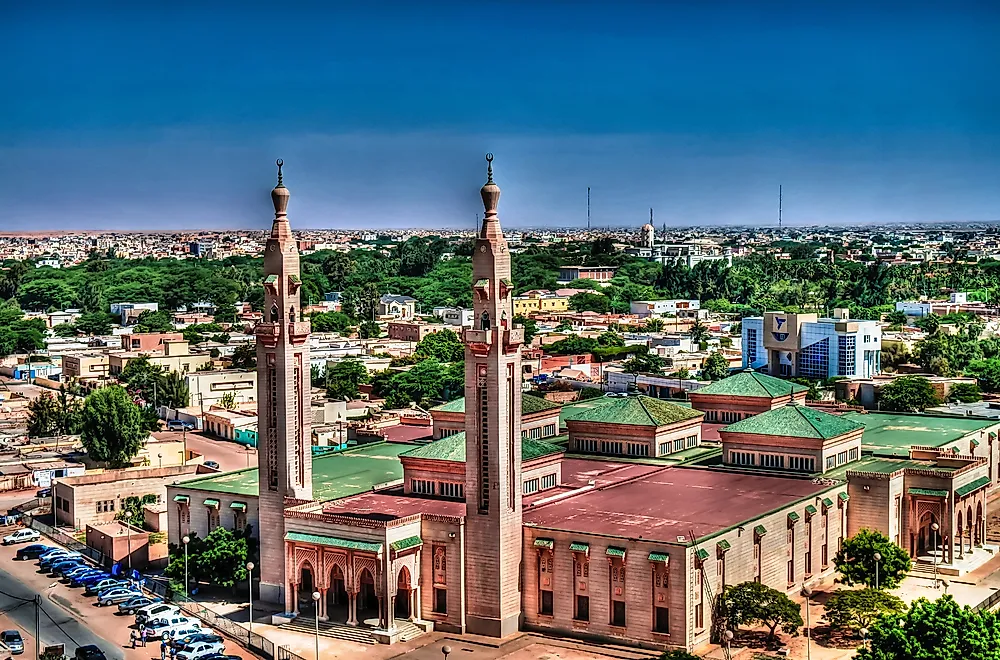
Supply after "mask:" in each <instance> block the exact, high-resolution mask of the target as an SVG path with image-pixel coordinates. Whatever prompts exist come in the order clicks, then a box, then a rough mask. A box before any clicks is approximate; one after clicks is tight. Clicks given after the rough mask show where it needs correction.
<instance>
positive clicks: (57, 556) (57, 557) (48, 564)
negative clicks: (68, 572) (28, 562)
mask: <svg viewBox="0 0 1000 660" xmlns="http://www.w3.org/2000/svg"><path fill="white" fill-rule="evenodd" d="M80 557H82V555H81V554H80V553H79V552H67V551H65V550H64V551H62V552H58V553H54V554H46V555H45V556H44V557H40V558H39V560H38V565H39V567H41V568H42V569H43V570H49V569H51V568H52V566H53V565H54V564H58V563H59V562H61V561H66V560H68V559H73V558H80Z"/></svg>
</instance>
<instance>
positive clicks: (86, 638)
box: [0, 553, 125, 660]
mask: <svg viewBox="0 0 1000 660" xmlns="http://www.w3.org/2000/svg"><path fill="white" fill-rule="evenodd" d="M3 554H4V556H3V557H0V591H2V592H4V593H0V609H2V610H8V612H7V617H8V618H9V619H12V620H13V621H14V622H15V623H16V624H17V625H18V626H19V627H20V628H21V629H22V630H23V631H24V632H26V633H27V634H28V635H32V636H33V635H34V633H35V607H34V605H32V604H31V603H28V604H27V605H22V606H21V607H18V608H17V609H14V610H11V608H12V607H14V606H16V605H17V604H18V603H19V602H20V601H19V600H18V598H29V599H30V598H34V597H35V594H36V593H40V594H41V595H42V600H41V603H42V605H41V609H42V611H43V612H44V614H43V613H39V632H40V637H41V642H42V647H43V648H44V647H45V646H46V645H49V644H65V645H66V651H67V654H69V655H72V654H73V652H74V651H75V650H76V647H77V646H84V645H87V644H96V645H97V646H99V647H101V649H102V650H103V651H104V653H105V655H107V656H108V659H109V660H124V658H125V654H124V652H123V650H122V649H121V648H120V647H119V645H118V643H117V642H113V641H110V640H108V639H104V638H103V637H101V636H100V635H98V634H97V633H96V632H95V631H94V630H92V629H90V628H88V627H87V625H86V624H85V623H84V621H83V619H84V614H83V613H82V612H80V611H78V610H77V609H76V607H75V606H74V605H73V603H72V602H71V601H70V600H69V599H67V598H66V597H65V596H64V595H61V594H60V593H59V592H58V591H56V590H55V589H38V588H37V587H32V586H29V585H27V584H25V583H24V582H22V581H21V580H20V579H18V577H17V576H15V575H14V574H13V573H11V572H10V571H8V570H7V569H8V566H7V563H8V562H9V561H11V560H10V559H8V557H9V553H3ZM30 563H32V564H33V562H30ZM39 577H42V576H41V575H39ZM51 581H52V582H56V580H51ZM60 586H62V585H60ZM8 594H9V595H8ZM67 606H68V607H69V609H64V608H65V607H67ZM46 614H48V616H46ZM49 617H51V619H50V618H49ZM53 621H55V623H53ZM56 624H58V626H57V625H56ZM60 626H61V627H62V629H61V630H60ZM26 646H27V648H25V651H24V657H25V658H30V657H33V656H34V652H35V649H34V646H33V645H32V644H31V643H30V642H28V643H27V644H26Z"/></svg>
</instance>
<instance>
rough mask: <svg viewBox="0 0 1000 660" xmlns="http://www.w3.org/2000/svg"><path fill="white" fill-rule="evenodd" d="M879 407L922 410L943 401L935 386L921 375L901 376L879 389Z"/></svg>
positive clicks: (905, 410)
mask: <svg viewBox="0 0 1000 660" xmlns="http://www.w3.org/2000/svg"><path fill="white" fill-rule="evenodd" d="M878 400H879V409H880V410H892V411H895V412H920V411H922V410H924V408H930V407H931V406H936V405H939V404H940V403H941V400H940V399H939V398H938V395H937V393H936V392H935V391H934V386H933V385H931V382H930V381H929V380H927V379H926V378H923V377H921V376H900V377H899V378H896V379H894V380H893V381H892V382H890V383H886V384H885V385H883V386H882V387H881V388H879V391H878Z"/></svg>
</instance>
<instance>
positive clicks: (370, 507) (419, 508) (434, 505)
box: [323, 493, 465, 518]
mask: <svg viewBox="0 0 1000 660" xmlns="http://www.w3.org/2000/svg"><path fill="white" fill-rule="evenodd" d="M323 513H332V514H346V515H354V516H367V515H374V516H379V517H380V518H385V517H386V516H390V517H393V518H405V517H406V516H412V515H414V514H417V513H430V514H435V515H439V516H454V517H462V516H464V515H465V502H464V501H457V500H432V499H428V498H424V497H413V496H410V495H403V494H397V495H390V494H388V493H362V494H360V495H352V496H351V497H345V498H342V499H339V500H334V501H332V502H327V503H326V504H325V505H323Z"/></svg>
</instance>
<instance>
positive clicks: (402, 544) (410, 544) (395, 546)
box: [389, 536, 424, 552]
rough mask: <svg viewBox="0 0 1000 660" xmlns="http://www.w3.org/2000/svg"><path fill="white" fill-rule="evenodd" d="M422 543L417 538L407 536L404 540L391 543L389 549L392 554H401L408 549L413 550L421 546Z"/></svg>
mask: <svg viewBox="0 0 1000 660" xmlns="http://www.w3.org/2000/svg"><path fill="white" fill-rule="evenodd" d="M423 544H424V542H423V541H421V540H420V537H419V536H407V537H406V538H405V539H399V540H398V541H393V542H392V543H390V544H389V548H390V549H391V550H392V551H393V552H401V551H403V550H409V549H410V548H415V547H417V546H418V545H423Z"/></svg>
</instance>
